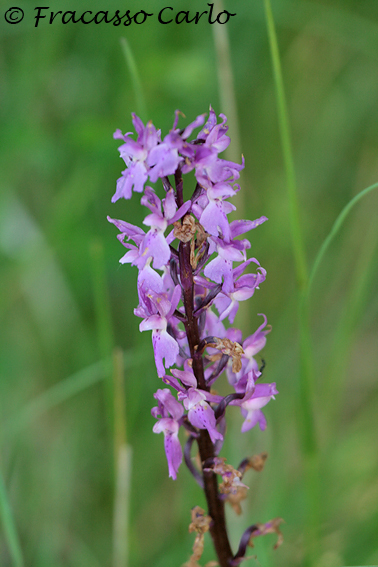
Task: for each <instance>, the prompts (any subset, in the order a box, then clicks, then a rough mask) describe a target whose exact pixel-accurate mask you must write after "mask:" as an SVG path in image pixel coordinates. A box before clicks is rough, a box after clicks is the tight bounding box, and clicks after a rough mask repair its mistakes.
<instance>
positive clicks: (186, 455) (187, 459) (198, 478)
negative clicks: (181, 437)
mask: <svg viewBox="0 0 378 567" xmlns="http://www.w3.org/2000/svg"><path fill="white" fill-rule="evenodd" d="M194 440H195V438H194V437H192V436H190V437H189V439H188V440H187V442H186V443H185V447H184V460H185V464H186V466H187V467H188V469H189V470H190V472H191V473H192V475H193V476H194V479H195V481H196V482H197V483H198V484H199V485H200V487H201V488H202V490H203V489H204V483H203V478H202V476H201V475H200V473H199V472H198V470H197V469H196V467H195V466H194V465H193V463H192V459H191V456H190V453H191V450H192V445H193V441H194Z"/></svg>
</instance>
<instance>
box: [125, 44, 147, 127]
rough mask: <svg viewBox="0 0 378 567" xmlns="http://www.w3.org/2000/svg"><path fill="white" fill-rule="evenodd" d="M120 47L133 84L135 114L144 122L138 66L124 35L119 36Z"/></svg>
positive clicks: (144, 114) (145, 119)
mask: <svg viewBox="0 0 378 567" xmlns="http://www.w3.org/2000/svg"><path fill="white" fill-rule="evenodd" d="M121 47H122V51H123V54H124V56H125V60H126V65H127V67H128V69H129V73H130V77H131V82H132V85H133V91H134V96H135V105H136V109H137V114H138V116H139V117H140V118H141V119H142V120H143V121H144V122H146V121H147V120H148V115H147V105H146V99H145V96H144V91H143V88H142V83H141V80H140V78H139V72H138V67H137V64H136V62H135V59H134V55H133V52H132V50H131V47H130V45H129V42H128V41H127V39H126V38H125V37H122V38H121Z"/></svg>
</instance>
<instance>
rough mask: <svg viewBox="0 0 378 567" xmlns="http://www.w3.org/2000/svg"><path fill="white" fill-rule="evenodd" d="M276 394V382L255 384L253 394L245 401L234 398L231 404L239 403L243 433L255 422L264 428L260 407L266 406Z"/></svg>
mask: <svg viewBox="0 0 378 567" xmlns="http://www.w3.org/2000/svg"><path fill="white" fill-rule="evenodd" d="M276 394H278V391H277V389H276V384H275V383H273V384H256V386H255V390H254V393H253V395H252V396H251V397H250V398H249V399H248V400H246V401H243V400H241V401H240V400H234V401H232V402H231V404H232V405H239V406H240V408H241V413H242V415H243V417H244V418H245V420H244V423H243V425H242V428H241V431H242V433H245V432H246V431H249V430H250V429H252V427H254V426H255V425H256V424H257V423H258V424H259V426H260V429H261V430H262V431H263V430H264V429H265V428H266V419H265V416H264V414H263V412H262V411H261V408H262V407H264V406H266V404H267V403H268V402H270V400H271V399H272V398H273V399H274V396H275V395H276Z"/></svg>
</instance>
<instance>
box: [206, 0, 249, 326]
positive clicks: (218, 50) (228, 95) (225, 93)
mask: <svg viewBox="0 0 378 567" xmlns="http://www.w3.org/2000/svg"><path fill="white" fill-rule="evenodd" d="M214 5H215V11H216V12H217V13H218V14H219V13H220V12H223V10H224V8H223V2H222V0H216V1H215V3H214ZM211 29H212V30H213V38H214V48H215V55H216V61H217V76H218V93H219V102H220V106H221V112H223V113H224V114H225V115H226V116H227V118H228V125H229V135H230V138H231V139H232V144H230V145H229V147H228V148H227V149H226V150H225V157H226V159H228V160H230V161H234V162H240V159H241V140H240V130H239V119H238V108H237V102H236V93H235V81H234V74H233V70H232V62H231V49H230V41H229V37H228V31H227V26H211ZM242 175H245V174H244V172H243V173H242ZM245 195H247V192H246V191H239V192H238V193H237V194H236V195H235V197H234V205H235V206H236V208H237V209H239V210H240V211H245V210H246V202H245ZM248 320H249V309H240V310H239V312H238V314H237V321H238V324H239V325H240V327H241V328H242V329H243V330H244V329H246V328H247V322H248Z"/></svg>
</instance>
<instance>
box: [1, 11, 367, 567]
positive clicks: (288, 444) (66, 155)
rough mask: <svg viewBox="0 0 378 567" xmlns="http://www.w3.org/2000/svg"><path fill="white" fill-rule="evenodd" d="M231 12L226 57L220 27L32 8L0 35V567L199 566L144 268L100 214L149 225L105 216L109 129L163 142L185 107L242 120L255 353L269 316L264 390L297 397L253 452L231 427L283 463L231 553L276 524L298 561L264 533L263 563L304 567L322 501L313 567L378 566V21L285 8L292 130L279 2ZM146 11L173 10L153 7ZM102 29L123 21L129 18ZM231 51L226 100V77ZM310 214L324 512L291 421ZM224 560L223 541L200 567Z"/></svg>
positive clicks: (313, 394)
mask: <svg viewBox="0 0 378 567" xmlns="http://www.w3.org/2000/svg"><path fill="white" fill-rule="evenodd" d="M171 5H172V6H173V8H174V10H175V11H179V10H187V9H190V11H193V12H195V11H196V10H197V9H198V10H202V9H206V7H205V8H203V5H202V4H200V3H196V4H193V5H191V6H189V5H188V4H185V3H184V2H183V1H181V0H174V2H173V4H171ZM235 6H236V7H235V9H234V8H233V7H231V6H230V5H229V4H227V3H225V8H226V9H227V8H228V9H229V10H232V9H234V11H236V12H237V16H236V17H234V18H232V19H231V21H230V23H229V24H227V27H226V28H225V29H224V30H223V31H226V32H227V35H226V36H223V38H222V37H218V39H217V41H218V51H217V50H216V48H215V43H214V37H213V32H214V31H215V30H212V28H211V27H210V26H209V24H207V23H206V22H205V21H204V23H202V22H200V23H199V24H198V25H181V26H176V25H175V24H170V25H166V26H164V25H161V24H158V23H157V22H156V21H154V22H152V21H151V22H149V23H146V24H145V25H142V26H134V27H133V26H130V27H128V28H125V27H123V28H121V26H120V27H119V28H115V27H113V26H105V25H98V26H94V25H89V26H81V25H79V24H78V25H76V26H71V25H68V24H67V25H65V26H62V25H57V26H48V25H46V26H44V27H42V26H41V27H40V28H38V29H35V28H34V27H33V20H32V18H33V9H34V5H33V4H32V3H31V2H30V1H27V0H25V1H24V3H23V9H24V11H25V14H26V16H25V21H24V22H22V23H21V24H18V25H15V26H10V25H6V24H5V22H4V21H1V23H0V26H1V35H0V42H1V53H2V55H1V58H0V65H1V75H2V80H1V87H0V97H1V104H0V121H1V125H0V127H1V130H0V131H1V136H0V167H1V172H2V176H1V186H0V289H1V294H0V318H1V325H0V345H1V348H0V404H1V414H0V415H1V424H0V439H1V448H0V456H1V462H0V465H1V466H0V468H1V474H2V482H1V491H0V492H1V494H0V497H1V514H2V516H1V519H2V526H3V530H2V531H1V532H0V564H1V566H2V567H3V565H4V567H18V566H20V565H22V564H24V565H33V567H50V566H51V565H54V567H55V566H56V567H86V566H88V567H89V566H90V567H106V566H110V565H114V567H121V566H126V565H127V564H128V565H129V566H132V567H147V566H148V567H159V566H167V565H168V566H171V565H172V566H175V565H178V566H179V565H182V564H183V563H184V562H185V561H186V560H187V559H188V558H189V556H190V553H191V547H192V544H193V537H192V534H188V531H187V530H188V525H189V522H190V509H191V507H193V506H195V505H197V504H198V505H204V502H203V496H202V494H201V493H200V491H199V490H197V487H196V485H195V484H194V483H193V482H192V480H191V478H190V474H189V473H188V472H187V471H186V470H185V469H184V467H182V469H181V470H180V474H179V478H178V480H177V481H176V482H175V483H174V482H173V481H171V480H170V479H168V474H167V465H166V462H165V456H164V450H163V439H162V436H157V435H154V434H153V433H152V426H153V423H154V420H153V418H152V417H151V413H150V410H151V407H152V406H153V405H154V399H153V396H152V394H153V392H155V391H156V389H157V387H159V381H158V379H157V378H156V371H155V370H154V364H153V354H152V347H151V339H150V337H149V336H148V335H149V333H139V329H138V325H139V320H138V319H137V318H136V317H135V316H134V315H133V309H134V307H135V306H136V305H137V293H136V275H137V274H136V269H133V268H132V267H130V266H129V265H124V266H122V265H119V263H118V260H119V258H120V257H121V256H122V254H123V248H122V247H121V246H120V244H119V242H118V241H117V239H116V231H115V230H114V227H113V226H112V225H109V223H107V221H106V215H107V214H109V215H110V216H112V217H114V218H123V219H125V220H128V221H130V222H133V223H135V224H140V223H141V222H142V220H143V211H142V210H141V207H140V205H139V199H138V196H136V195H134V198H133V199H132V200H131V201H128V202H126V201H123V202H117V203H116V204H111V203H110V199H111V196H112V195H113V193H114V190H115V181H116V179H117V177H119V175H120V172H121V170H122V168H123V165H122V161H121V160H120V159H119V157H118V152H117V142H115V141H114V140H113V139H112V134H113V132H114V131H115V129H116V128H121V129H122V131H123V132H128V131H130V130H131V128H132V124H131V112H134V111H136V112H140V113H142V114H143V115H145V118H146V120H149V119H151V120H153V122H154V124H156V125H157V126H158V127H161V128H162V132H163V134H165V133H166V132H168V130H169V128H170V127H171V125H172V123H173V119H174V110H176V109H180V110H181V111H182V112H184V114H185V115H186V117H187V120H188V121H190V120H192V119H194V117H195V116H196V115H197V114H200V113H203V112H205V111H207V110H208V107H209V104H211V105H212V106H213V107H214V108H215V110H216V111H217V113H219V112H222V111H223V112H225V113H227V112H228V109H227V110H226V109H225V108H223V106H224V105H230V104H231V105H233V107H234V112H235V114H236V115H237V116H238V117H239V124H238V126H239V137H240V151H242V152H243V154H244V157H245V160H246V168H245V170H244V171H243V174H242V178H241V186H242V191H243V192H244V196H243V205H242V207H241V208H239V209H238V210H237V212H236V213H235V215H236V216H237V217H238V218H251V219H254V218H258V217H259V216H261V215H263V214H264V215H266V216H267V217H268V218H269V222H268V223H265V224H264V225H263V226H261V227H260V228H259V229H257V230H256V231H253V234H252V233H251V245H252V247H251V251H250V255H251V256H255V257H256V258H257V259H258V260H259V261H260V262H261V265H262V266H263V267H264V268H266V269H267V271H268V276H267V280H266V282H264V284H263V285H262V286H261V289H260V290H259V292H258V293H256V294H255V295H254V297H253V298H252V299H251V300H250V301H249V302H247V303H246V304H245V309H244V310H243V313H242V315H241V316H240V317H239V321H240V322H241V323H242V325H243V329H244V332H245V333H252V332H254V331H255V329H256V327H257V326H258V325H259V324H260V323H259V318H258V316H257V313H261V312H263V313H266V315H267V317H268V322H270V323H271V324H272V326H273V331H272V333H271V334H270V335H269V336H268V342H267V346H266V348H265V351H264V353H263V356H264V359H265V360H266V362H267V366H266V369H265V371H264V373H265V377H266V380H267V381H269V382H273V381H275V382H276V383H277V388H278V390H279V392H280V394H279V395H278V396H277V398H276V401H274V402H272V403H271V404H269V406H268V407H267V411H266V415H267V419H268V428H267V430H266V431H265V432H260V431H257V430H256V431H255V430H253V431H252V432H250V433H248V434H245V435H243V436H242V435H241V434H240V433H239V430H240V425H241V419H240V416H239V414H238V412H237V411H235V412H233V413H232V412H231V418H230V422H229V432H228V439H227V442H226V444H225V447H224V455H225V456H226V457H227V458H228V460H229V461H230V462H232V463H233V464H235V463H236V464H237V463H238V462H239V461H240V460H241V459H242V458H244V457H245V456H246V455H250V454H252V453H255V452H256V453H257V452H260V451H264V450H266V451H268V453H269V458H268V461H267V464H266V468H265V470H264V471H263V472H262V473H259V474H258V473H255V474H253V472H250V473H248V474H249V475H250V476H249V477H248V479H246V480H247V483H248V484H249V485H250V486H251V490H250V491H249V492H250V494H249V498H248V501H247V502H246V504H245V507H244V514H243V516H242V517H241V518H235V516H234V515H233V513H232V511H229V514H228V519H229V524H230V533H231V538H232V541H233V545H234V546H235V547H236V545H237V543H238V537H240V534H241V533H242V532H243V530H244V528H245V527H246V526H248V525H250V524H252V523H255V522H264V521H267V520H269V519H270V518H272V517H275V516H281V517H283V518H284V519H285V522H286V523H285V524H284V525H283V528H282V530H283V533H284V537H285V543H284V545H283V546H282V547H281V548H279V549H278V550H277V551H273V550H272V547H273V544H274V536H267V537H266V538H261V540H260V541H256V547H255V549H254V550H251V555H252V554H256V555H257V561H255V563H256V565H258V564H261V565H262V566H263V567H268V566H269V567H270V566H272V567H275V566H276V567H281V566H282V565H290V566H292V567H302V566H303V565H304V564H305V558H306V556H308V555H309V553H308V552H309V547H308V546H309V545H311V544H309V542H308V540H306V537H305V531H306V528H305V527H304V518H305V517H306V509H305V508H306V498H307V499H308V498H309V499H310V501H311V498H313V499H314V500H316V503H314V505H315V504H316V505H317V506H318V518H317V519H316V525H315V526H314V528H315V531H314V533H315V534H316V539H317V541H318V543H319V545H318V549H317V552H318V555H317V559H316V565H317V567H343V566H346V565H350V566H352V565H356V566H357V565H360V566H362V565H374V564H375V565H377V564H378V555H377V547H376V533H377V529H378V514H377V510H378V491H377V474H376V471H377V468H378V457H377V451H376V439H377V435H378V422H377V419H376V413H377V405H378V386H377V383H378V382H377V370H376V368H377V354H376V344H377V339H378V326H377V312H378V299H377V293H376V281H377V277H378V273H377V266H378V262H377V260H378V247H377V242H378V234H377V232H378V231H377V227H378V223H377V220H378V219H377V205H378V200H377V191H374V190H371V192H370V193H369V195H366V196H364V198H363V199H361V200H359V201H358V203H357V200H358V199H359V198H360V197H359V195H361V193H360V192H361V191H362V190H363V189H364V187H370V186H373V184H376V183H377V181H378V167H377V163H378V161H377V151H378V134H377V132H378V128H377V123H378V106H377V102H376V101H377V100H378V86H377V83H376V76H377V49H376V47H377V34H376V33H375V32H376V30H377V29H378V14H377V11H376V6H375V3H374V2H373V1H372V0H365V1H363V2H361V1H357V0H348V1H346V2H342V3H340V2H337V1H336V0H326V1H323V2H310V1H308V0H301V1H299V0H295V1H290V2H289V0H272V6H271V8H272V14H273V16H274V20H275V25H276V34H277V46H278V48H279V55H280V67H281V78H282V84H284V86H285V99H284V101H285V102H286V104H285V105H284V110H285V116H286V117H285V118H283V111H282V108H283V107H281V111H280V114H279V115H277V106H276V92H277V90H276V87H275V83H274V77H273V74H272V66H271V58H270V57H271V56H270V46H269V39H268V34H267V28H266V23H265V12H264V2H263V0H261V2H252V3H250V2H240V3H237V5H235ZM162 7H163V4H162V5H161V6H159V9H160V8H162ZM143 8H144V9H145V10H150V11H152V12H157V11H158V10H157V5H156V3H152V2H151V0H148V1H147V4H145V6H143ZM50 9H51V10H59V9H62V7H61V6H58V3H56V2H53V3H52V4H51V6H50ZM67 9H69V7H68V5H67ZM72 9H74V8H72ZM76 9H77V10H78V9H79V8H77V6H76ZM82 9H83V10H84V9H88V8H86V7H85V6H84V5H83V7H82ZM91 9H93V10H101V9H104V7H103V6H101V5H100V4H99V3H98V2H94V3H93V8H91ZM107 9H109V10H113V9H114V10H115V9H120V6H119V5H116V2H115V1H113V0H112V1H111V2H110V3H108V8H107ZM219 31H220V30H218V32H219ZM225 37H226V40H225ZM122 38H126V40H127V45H128V51H127V52H126V53H125V52H124V51H123V49H122V44H121V40H122ZM227 38H228V42H229V51H228V55H227V58H228V60H229V62H230V69H229V70H228V71H227V73H228V75H227V76H228V77H230V74H229V73H230V71H231V72H232V75H231V77H232V78H233V84H232V81H231V82H230V80H229V79H227V77H226V79H224V76H223V79H222V68H223V71H224V69H225V68H224V67H222V55H221V53H222V49H221V48H220V47H219V45H223V46H224V45H227ZM222 42H223V43H222ZM225 42H226V43H225ZM123 45H125V44H123ZM130 54H132V55H131V56H130ZM125 55H126V56H127V57H126V60H125ZM222 80H227V81H228V83H227V88H225V91H224V92H222V91H221V92H220V90H219V86H218V81H220V82H221V83H222ZM276 80H277V72H276ZM141 93H142V94H141ZM143 96H144V101H143ZM232 98H234V100H232ZM281 99H282V97H281ZM282 100H283V99H282ZM143 105H144V109H143ZM146 109H148V110H146ZM235 109H237V111H236V110H235ZM277 116H280V117H281V118H280V119H281V132H282V126H283V127H284V128H285V127H287V128H290V139H288V138H287V137H286V138H285V136H283V137H284V138H285V140H286V141H285V144H286V146H285V147H286V150H285V152H286V153H285V155H284V157H283V153H282V144H281V138H280V130H279V122H278V120H277ZM282 120H285V121H286V126H285V124H282ZM288 131H289V130H287V132H288ZM288 152H289V153H288ZM290 152H291V155H290ZM285 156H286V157H285ZM235 159H238V158H235ZM290 163H291V165H290ZM288 170H289V174H290V171H291V174H290V175H291V176H292V177H291V180H292V181H293V179H294V177H293V176H294V174H295V194H296V201H297V204H296V205H295V207H294V205H293V201H291V205H290V201H289V199H288V193H287V179H288ZM290 175H289V178H290ZM292 187H294V185H292ZM348 203H349V205H348ZM353 204H356V206H354V207H353V208H351V209H350V207H352V205H353ZM294 209H295V210H296V211H297V212H296V213H295V214H296V215H297V216H298V220H297V221H296V222H298V226H299V227H300V228H299V229H298V230H300V231H301V233H302V237H301V239H302V244H301V245H300V246H301V248H302V251H301V252H297V256H304V250H305V251H306V259H307V260H306V261H307V262H308V266H309V267H310V268H311V267H312V266H313V268H312V269H313V271H312V272H311V271H309V274H310V282H311V293H310V295H309V298H308V302H306V304H305V305H306V309H307V308H308V311H307V312H306V313H305V316H306V317H307V319H306V324H307V331H308V332H310V335H307V339H309V340H311V351H312V360H313V363H312V364H313V366H312V374H311V375H310V376H313V378H312V377H311V378H310V380H309V383H308V387H309V390H308V400H309V403H310V405H311V408H312V410H313V412H314V415H315V434H316V459H317V464H316V468H315V469H313V470H315V471H318V472H317V477H316V478H315V481H316V482H317V483H318V485H319V489H320V498H319V497H317V496H316V494H319V493H316V492H315V488H314V487H315V484H313V485H311V483H308V484H307V489H305V486H306V484H305V482H304V480H305V473H306V466H309V465H308V464H307V465H306V464H305V463H304V461H303V431H302V430H301V428H300V427H299V425H298V423H300V421H298V419H299V417H300V414H299V410H298V408H299V407H302V408H303V407H304V406H303V404H302V405H301V404H298V399H300V398H298V396H299V393H300V390H299V387H298V384H299V381H298V380H299V378H298V377H299V372H300V357H299V345H300V338H301V337H302V338H303V333H301V335H300V334H299V332H298V291H297V284H296V281H297V279H298V278H299V279H303V277H302V276H301V274H302V275H303V269H302V268H298V266H300V265H302V264H303V263H304V261H303V262H302V260H298V257H297V261H295V259H294V258H295V256H294V254H293V244H292V242H293V240H292V232H291V227H292V224H293V223H292V222H291V220H290V219H291V218H293V210H294ZM349 209H350V210H349ZM341 211H344V212H346V213H348V215H347V216H345V215H344V213H341ZM339 215H340V216H339ZM337 219H339V221H342V224H341V223H339V221H337ZM332 227H334V228H332ZM327 235H329V237H328V238H327ZM295 242H297V239H296V238H295ZM323 243H324V244H323ZM328 244H329V245H328ZM325 246H327V248H325ZM319 250H321V252H320V255H319ZM323 251H324V254H323ZM296 265H297V268H296ZM314 270H316V274H315V275H316V277H314V273H315V272H314ZM304 279H305V278H304ZM307 289H308V288H307ZM243 307H244V306H243ZM236 324H238V321H236ZM305 338H306V336H305ZM119 349H122V351H123V353H124V355H123V369H122V364H121V357H120V354H119V353H120V351H119ZM117 353H118V354H117ZM122 391H124V394H122ZM115 400H117V401H118V402H122V403H119V404H118V405H117V404H115V403H114V402H115ZM118 402H117V403H118ZM131 452H132V460H131ZM307 470H309V469H307ZM310 472H311V471H310ZM311 486H313V489H312V488H311ZM306 490H307V492H306ZM307 501H308V500H307ZM310 511H311V510H310ZM307 515H308V510H307ZM315 517H316V516H315ZM213 558H214V556H213V552H212V549H211V544H210V541H209V540H207V542H206V547H205V553H204V559H203V564H205V563H206V561H210V560H211V559H213ZM127 561H128V563H127ZM253 563H254V562H253V561H252V560H251V565H252V564H253Z"/></svg>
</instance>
